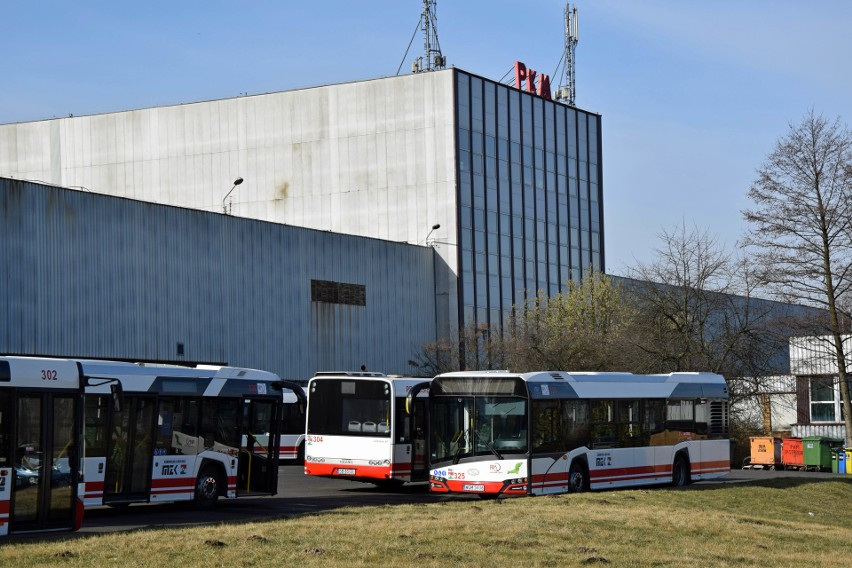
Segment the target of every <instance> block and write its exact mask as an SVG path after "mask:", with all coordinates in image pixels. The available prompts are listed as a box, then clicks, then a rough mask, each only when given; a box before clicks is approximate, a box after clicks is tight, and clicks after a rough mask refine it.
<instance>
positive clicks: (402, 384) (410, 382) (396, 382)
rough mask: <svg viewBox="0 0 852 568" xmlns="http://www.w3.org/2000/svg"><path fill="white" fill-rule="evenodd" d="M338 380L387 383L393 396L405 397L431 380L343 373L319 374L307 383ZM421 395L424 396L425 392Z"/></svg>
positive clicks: (376, 374) (379, 374)
mask: <svg viewBox="0 0 852 568" xmlns="http://www.w3.org/2000/svg"><path fill="white" fill-rule="evenodd" d="M340 379H346V380H355V381H379V382H384V383H389V384H390V385H392V387H393V391H394V394H395V396H405V395H406V393H408V391H409V390H411V389H412V388H413V387H415V386H417V385H419V384H421V383H428V382H430V381H431V380H432V379H431V378H429V377H401V376H398V375H385V374H384V373H372V372H370V373H362V372H360V371H356V372H343V373H332V372H321V373H317V374H316V375H314V376H313V377H312V378H311V380H310V381H308V384H309V385H310V383H312V382H314V381H323V380H340ZM309 388H310V387H309ZM422 394H423V395H424V396H425V394H426V391H424V392H423V393H422Z"/></svg>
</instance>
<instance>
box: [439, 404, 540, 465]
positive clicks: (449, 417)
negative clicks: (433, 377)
mask: <svg viewBox="0 0 852 568" xmlns="http://www.w3.org/2000/svg"><path fill="white" fill-rule="evenodd" d="M430 420H431V429H430V430H431V436H430V454H431V459H432V463H433V464H434V463H439V462H444V461H451V462H453V463H458V462H459V460H460V459H462V458H465V457H470V456H484V455H493V456H495V457H496V458H497V459H503V457H502V456H503V454H507V453H509V454H519V453H521V454H523V453H526V452H527V449H528V442H527V400H526V399H525V398H521V397H515V396H436V397H434V398H433V400H432V406H431V414H430Z"/></svg>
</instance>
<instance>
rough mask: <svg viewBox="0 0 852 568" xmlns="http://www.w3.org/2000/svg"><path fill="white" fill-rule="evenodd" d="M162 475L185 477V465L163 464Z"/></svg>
mask: <svg viewBox="0 0 852 568" xmlns="http://www.w3.org/2000/svg"><path fill="white" fill-rule="evenodd" d="M162 474H163V475H186V464H185V463H168V464H163V469H162Z"/></svg>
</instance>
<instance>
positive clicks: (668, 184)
mask: <svg viewBox="0 0 852 568" xmlns="http://www.w3.org/2000/svg"><path fill="white" fill-rule="evenodd" d="M574 4H576V5H577V6H578V8H579V11H580V18H579V20H580V33H579V35H580V42H579V45H578V46H577V100H576V102H577V105H578V106H579V107H581V108H584V109H587V110H591V111H594V112H598V113H600V114H601V115H602V116H603V160H604V161H603V164H604V207H605V215H604V222H605V230H606V254H607V261H606V262H607V269H608V272H611V273H615V274H619V273H623V272H624V270H625V268H626V267H628V266H631V265H635V264H637V263H640V262H649V261H651V260H653V258H654V248H655V247H656V246H657V245H658V243H659V239H658V235H659V233H660V232H661V231H662V230H668V229H673V228H674V227H676V226H677V225H679V224H681V223H686V224H687V225H688V226H697V227H700V228H702V229H703V228H706V229H708V230H709V231H710V232H711V233H713V234H715V235H716V236H718V239H719V241H720V242H721V243H723V244H725V245H726V246H727V247H729V248H731V249H733V248H734V245H735V243H736V241H737V239H739V238H740V237H741V235H742V233H743V231H744V230H745V228H746V226H745V224H744V222H743V221H742V216H741V214H740V211H741V210H742V209H743V208H745V207H748V206H749V202H748V200H747V197H746V192H747V191H748V187H749V185H750V183H751V182H752V181H753V179H754V177H755V170H756V169H757V168H758V167H759V166H760V165H761V163H762V162H763V160H764V159H765V157H766V155H767V154H768V153H769V152H770V151H771V149H772V146H773V144H774V142H775V141H776V140H777V139H778V137H779V136H781V135H783V134H784V132H785V131H786V129H787V127H788V124H789V123H790V122H797V121H799V120H800V119H801V118H802V117H803V116H804V115H805V113H806V112H808V110H809V109H811V108H813V109H814V110H815V111H816V112H817V113H822V114H824V115H826V116H828V117H831V118H833V117H835V116H840V117H841V119H842V120H843V121H844V122H848V121H849V120H850V119H852V108H850V107H852V63H850V54H852V32H850V30H852V1H848V0H818V1H814V2H793V1H788V0H774V1H769V0H750V1H749V0H740V1H735V0H716V1H710V0H704V1H703V2H698V1H693V0H679V1H676V0H642V1H641V2H640V1H636V0H585V1H583V0H581V1H579V2H576V3H574ZM564 7H565V2H563V1H558V0H526V1H509V0H489V1H478V0H470V1H465V0H438V10H437V11H438V32H439V36H440V41H441V48H442V49H443V52H444V55H446V56H447V59H448V63H449V64H452V65H455V66H456V67H460V68H462V69H465V70H467V71H471V72H473V73H477V74H480V75H483V76H485V77H489V78H492V79H496V80H499V79H500V78H501V77H503V76H504V75H505V73H506V72H507V71H508V70H509V69H510V67H511V66H512V63H513V62H514V61H515V60H516V59H517V60H520V61H523V62H525V63H526V64H527V66H529V67H532V68H534V69H536V70H538V71H539V72H543V73H548V74H553V72H554V71H555V70H556V68H557V64H558V63H559V59H560V57H561V54H562V49H563V35H562V33H563V32H562V18H563V9H564ZM421 9H422V2H420V1H419V0H362V1H361V2H352V1H348V2H343V1H339V0H324V1H322V2H313V1H310V2H309V1H295V0H289V1H284V0H281V1H277V2H272V1H267V2H248V1H243V2H237V1H233V0H231V1H217V0H207V1H204V2H201V1H179V2H174V1H169V2H165V1H160V0H151V1H148V2H145V3H144V4H143V3H129V2H115V1H114V0H113V1H84V2H71V1H37V0H33V1H26V2H23V1H18V0H14V1H13V0H0V21H2V22H3V33H2V34H0V54H2V55H0V85H2V88H0V123H9V122H19V121H29V120H37V119H44V118H52V117H62V116H68V115H69V114H75V115H80V114H94V113H101V112H110V111H118V110H127V109H133V108H141V107H150V106H159V105H167V104H178V103H187V102H193V101H200V100H209V99H217V98H224V97H232V96H237V95H239V94H240V93H249V94H256V93H263V92H272V91H282V90H288V89H293V88H298V87H309V86H315V85H323V84H329V83H341V82H347V81H353V80H359V79H370V78H376V77H383V76H390V75H394V74H396V70H397V68H398V67H399V65H400V62H401V61H402V60H403V55H404V53H405V50H406V47H407V46H408V42H409V40H410V39H411V37H412V34H413V32H414V30H415V27H416V26H417V22H418V19H419V15H420V11H421ZM421 49H422V35H420V34H418V35H417V37H416V38H415V39H414V43H413V45H412V48H411V52H410V53H409V55H408V58H407V59H406V61H405V64H404V65H403V68H402V72H403V73H406V72H408V70H409V69H410V61H411V60H412V59H413V58H414V57H415V56H417V55H419V52H420V51H421ZM552 83H553V85H554V87H555V86H556V85H557V84H558V83H559V78H558V77H554V78H552Z"/></svg>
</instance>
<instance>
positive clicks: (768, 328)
mask: <svg viewBox="0 0 852 568" xmlns="http://www.w3.org/2000/svg"><path fill="white" fill-rule="evenodd" d="M659 238H660V242H661V244H660V246H659V248H658V249H657V250H656V253H657V255H656V258H655V260H654V261H653V262H651V263H648V264H640V265H638V266H636V267H634V268H631V269H630V271H629V274H630V276H631V278H632V280H628V281H625V285H624V287H625V291H626V293H627V294H629V295H630V296H631V297H632V298H633V300H634V301H635V304H636V307H637V310H638V312H639V314H640V318H639V322H640V323H639V324H637V325H636V326H635V331H636V334H635V341H636V343H637V345H638V346H639V347H640V348H641V350H642V351H643V353H644V356H643V358H642V359H641V360H639V361H640V364H641V365H643V366H644V367H643V369H642V370H643V371H645V372H672V371H710V372H715V373H720V374H722V375H724V376H725V377H726V378H727V379H728V381H729V387H730V393H731V407H732V411H734V410H735V409H737V408H741V407H742V405H741V403H742V402H744V401H754V400H758V401H759V400H761V399H765V396H766V394H767V393H768V392H769V391H770V388H771V385H773V384H775V383H776V382H777V380H776V378H775V377H776V376H777V375H779V374H781V373H784V372H786V370H787V369H786V357H785V355H786V334H785V332H786V330H788V329H789V327H790V326H789V320H790V319H792V314H791V312H793V311H794V310H792V309H787V308H788V306H784V305H781V304H778V303H776V302H770V301H767V300H762V299H759V298H755V297H754V296H753V293H754V291H755V289H756V287H757V284H758V280H757V279H756V278H755V277H754V275H753V273H752V271H751V270H750V267H749V264H748V262H746V261H744V260H742V259H736V258H734V257H733V256H732V254H731V253H730V252H728V251H726V250H725V248H724V247H723V246H722V245H721V244H719V242H718V240H717V239H716V237H715V236H713V235H712V234H711V233H710V232H709V231H707V230H706V229H700V228H698V227H694V228H692V229H687V227H686V225H685V224H681V225H679V226H678V227H676V228H675V229H673V230H671V231H663V232H662V233H660V235H659ZM732 422H733V421H732ZM767 433H768V432H767Z"/></svg>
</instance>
